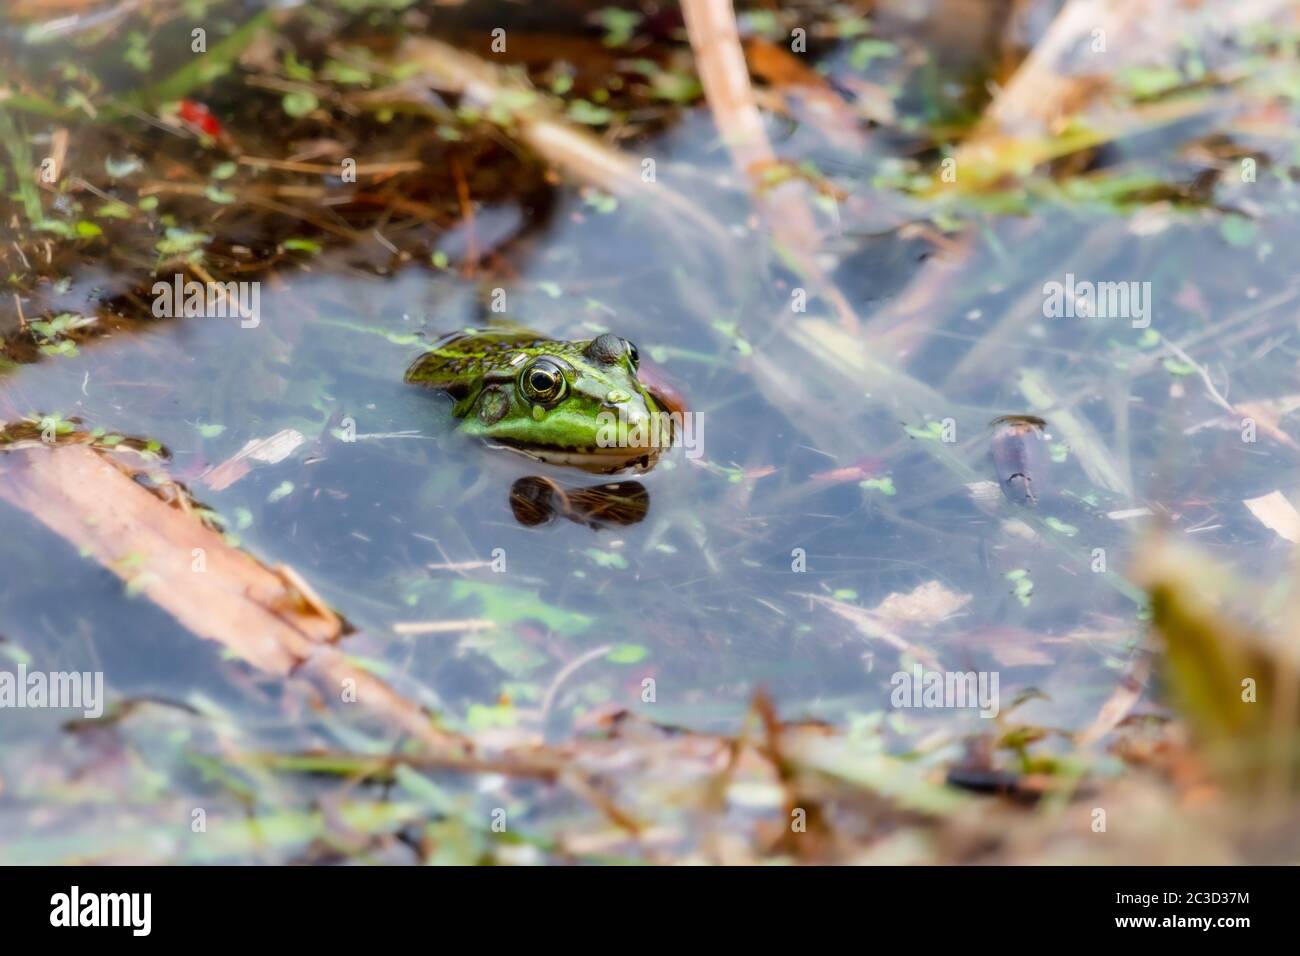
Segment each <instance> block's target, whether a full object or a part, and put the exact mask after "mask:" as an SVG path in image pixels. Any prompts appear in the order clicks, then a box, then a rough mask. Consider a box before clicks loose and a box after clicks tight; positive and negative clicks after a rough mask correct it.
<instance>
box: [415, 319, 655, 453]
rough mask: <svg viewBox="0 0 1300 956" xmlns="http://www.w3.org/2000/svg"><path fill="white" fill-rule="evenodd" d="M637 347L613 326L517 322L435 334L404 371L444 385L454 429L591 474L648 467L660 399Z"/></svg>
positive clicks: (440, 387)
mask: <svg viewBox="0 0 1300 956" xmlns="http://www.w3.org/2000/svg"><path fill="white" fill-rule="evenodd" d="M639 368H640V356H639V355H638V353H637V348H636V346H635V345H633V344H632V343H631V342H629V341H628V340H627V339H624V338H621V337H619V336H617V335H614V334H612V333H608V332H607V333H605V334H603V335H598V336H596V337H595V338H594V339H591V340H589V341H579V342H566V341H558V340H555V339H548V338H546V337H545V336H542V335H539V334H538V333H536V332H533V331H530V330H528V329H524V328H519V327H513V326H512V327H506V328H489V329H467V330H465V331H462V332H456V333H454V334H452V335H450V336H447V337H446V338H443V339H441V340H440V341H439V342H437V343H436V344H435V345H434V346H433V347H432V348H431V349H430V350H429V351H427V352H425V353H424V354H423V355H421V356H420V357H419V358H417V359H416V360H415V362H414V363H412V365H411V367H410V368H409V369H408V370H407V372H406V380H407V381H408V382H413V383H415V384H418V385H423V386H425V387H427V388H433V389H437V390H439V391H442V392H446V393H447V394H449V395H450V396H451V397H452V398H453V399H454V400H455V402H456V404H455V407H454V408H453V411H452V414H454V415H455V417H456V418H458V419H460V421H461V424H460V426H459V430H460V431H461V432H463V433H464V434H466V435H470V436H473V437H476V438H482V439H486V440H487V441H488V442H490V443H491V444H493V445H497V446H501V447H505V448H509V449H511V450H513V451H516V452H520V453H522V454H525V455H528V456H529V457H532V458H535V459H538V460H540V461H544V462H547V463H549V464H555V465H569V466H572V467H575V468H581V469H583V470H584V471H590V472H596V473H598V474H612V473H614V472H618V471H623V470H624V469H627V468H632V467H635V468H637V469H639V470H642V471H644V470H647V469H649V468H651V467H653V465H654V463H655V461H656V460H657V459H658V457H659V454H660V452H661V451H662V450H663V448H664V447H665V446H666V445H667V444H669V443H670V441H671V436H670V435H668V436H667V438H668V440H665V437H666V436H665V432H664V430H663V428H662V427H660V426H661V423H662V422H663V421H665V420H667V419H668V416H667V415H664V414H662V413H663V412H664V410H665V405H664V404H662V403H661V402H660V401H659V400H658V399H656V397H655V395H654V394H652V393H651V391H650V389H649V388H647V387H646V385H644V384H643V383H642V382H641V381H640V380H639V378H638V370H639Z"/></svg>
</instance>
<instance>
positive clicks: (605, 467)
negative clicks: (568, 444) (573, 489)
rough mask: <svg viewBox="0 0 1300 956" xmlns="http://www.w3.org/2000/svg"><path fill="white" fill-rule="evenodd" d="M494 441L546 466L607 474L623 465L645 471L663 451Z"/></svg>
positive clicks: (652, 465) (661, 449)
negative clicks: (549, 445) (550, 446)
mask: <svg viewBox="0 0 1300 956" xmlns="http://www.w3.org/2000/svg"><path fill="white" fill-rule="evenodd" d="M494 444H496V445H499V446H500V447H502V448H507V449H509V450H510V451H513V452H515V453H517V454H520V455H527V456H528V457H529V458H533V459H536V460H537V461H542V462H545V463H546V464H548V465H567V466H568V467H570V468H581V469H582V470H584V471H590V472H594V473H595V474H599V475H609V474H613V473H614V472H617V471H623V470H625V469H627V468H636V469H637V470H638V471H649V470H650V469H651V468H653V467H654V464H655V462H656V461H658V460H659V455H660V454H661V453H662V452H663V448H662V447H658V446H640V447H626V448H620V447H618V446H616V445H615V446H610V447H608V448H600V447H595V448H545V447H538V446H535V445H524V444H517V443H513V442H509V441H506V440H504V439H496V440H495V441H494Z"/></svg>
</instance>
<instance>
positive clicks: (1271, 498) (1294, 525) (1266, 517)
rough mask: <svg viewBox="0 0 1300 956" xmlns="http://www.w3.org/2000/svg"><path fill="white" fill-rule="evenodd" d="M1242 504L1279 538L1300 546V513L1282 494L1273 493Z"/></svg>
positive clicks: (1247, 500)
mask: <svg viewBox="0 0 1300 956" xmlns="http://www.w3.org/2000/svg"><path fill="white" fill-rule="evenodd" d="M1242 504H1243V505H1245V506H1246V507H1247V508H1248V509H1249V510H1250V513H1251V514H1253V515H1254V516H1255V517H1256V518H1258V519H1259V522H1260V524H1262V525H1263V526H1264V527H1266V528H1268V529H1270V530H1271V531H1276V532H1277V534H1278V537H1281V538H1285V539H1286V540H1287V541H1290V542H1291V543H1292V544H1300V513H1298V512H1297V511H1296V509H1295V505H1293V504H1291V502H1290V501H1288V500H1287V498H1286V496H1285V495H1283V494H1282V492H1280V491H1271V492H1269V493H1268V494H1266V495H1260V496H1259V497H1258V498H1247V499H1246V500H1245V501H1243V502H1242Z"/></svg>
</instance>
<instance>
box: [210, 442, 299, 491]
mask: <svg viewBox="0 0 1300 956" xmlns="http://www.w3.org/2000/svg"><path fill="white" fill-rule="evenodd" d="M306 440H307V439H305V438H303V437H302V432H299V431H295V430H294V429H292V428H286V429H283V430H282V431H278V432H276V433H275V434H274V435H271V436H270V437H268V438H254V439H250V440H249V441H248V442H247V443H246V444H245V445H244V447H243V448H241V449H239V451H237V452H235V454H233V455H231V456H230V457H229V458H227V459H226V460H225V461H223V462H222V463H221V464H219V465H217V466H216V467H215V468H213V469H211V470H210V471H208V472H207V473H206V474H205V475H203V477H201V478H200V479H199V481H201V482H202V483H203V484H205V485H207V486H208V487H209V488H211V489H212V490H213V491H221V490H223V489H225V488H229V487H230V486H231V485H233V484H234V483H235V482H237V481H239V479H241V478H243V477H244V476H245V475H247V474H248V473H249V472H250V471H251V470H252V467H253V466H252V465H251V464H250V462H257V463H258V464H263V465H274V464H277V463H279V462H282V461H284V460H285V459H286V458H288V457H289V456H290V455H292V454H293V453H294V451H296V450H297V448H298V447H299V446H300V445H301V444H302V443H303V442H304V441H306Z"/></svg>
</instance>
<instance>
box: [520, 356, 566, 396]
mask: <svg viewBox="0 0 1300 956" xmlns="http://www.w3.org/2000/svg"><path fill="white" fill-rule="evenodd" d="M568 384H569V383H568V382H567V381H566V380H565V378H564V370H563V369H561V368H560V366H559V365H558V364H556V363H555V362H554V361H553V360H551V359H548V358H539V359H537V360H535V361H534V362H532V363H531V364H529V365H525V366H524V369H523V371H522V372H520V373H519V390H520V391H522V392H523V393H524V396H525V397H526V398H528V400H529V401H533V402H538V403H540V404H542V405H554V404H555V403H556V402H558V401H559V400H560V399H562V398H563V397H564V392H565V390H566V389H567V388H568Z"/></svg>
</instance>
